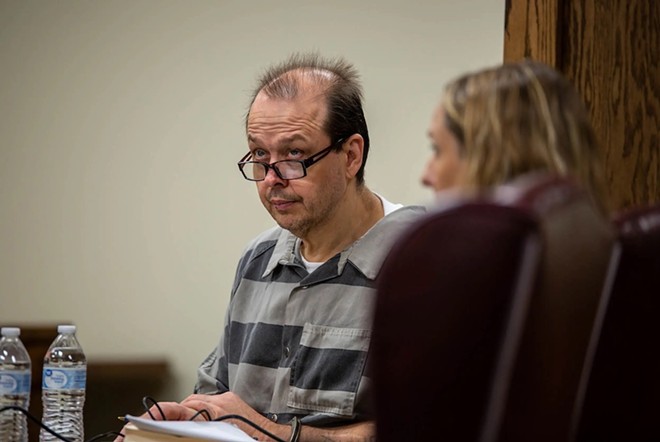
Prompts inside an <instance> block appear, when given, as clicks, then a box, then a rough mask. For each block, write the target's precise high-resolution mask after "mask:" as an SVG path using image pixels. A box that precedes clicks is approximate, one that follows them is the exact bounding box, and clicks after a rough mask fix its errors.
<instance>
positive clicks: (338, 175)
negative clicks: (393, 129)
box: [247, 93, 348, 238]
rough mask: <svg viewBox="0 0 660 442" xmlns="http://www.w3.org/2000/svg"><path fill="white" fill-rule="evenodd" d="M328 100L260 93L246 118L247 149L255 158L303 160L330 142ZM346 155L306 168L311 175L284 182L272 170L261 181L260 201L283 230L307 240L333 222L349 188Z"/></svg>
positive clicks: (334, 155)
mask: <svg viewBox="0 0 660 442" xmlns="http://www.w3.org/2000/svg"><path fill="white" fill-rule="evenodd" d="M325 117H326V105H325V101H324V98H323V97H321V96H320V95H318V94H310V93H306V94H301V96H300V97H298V98H296V99H295V100H282V99H272V98H268V97H267V96H265V95H264V94H261V93H260V94H258V95H257V97H256V99H255V100H254V103H253V104H252V107H251V108H250V114H249V116H248V124H247V135H248V147H249V149H250V152H251V153H252V160H253V161H263V162H266V163H273V162H275V161H281V160H304V159H307V158H309V157H310V156H312V155H313V154H315V153H317V152H319V151H321V150H322V149H324V148H325V147H327V146H328V145H329V144H330V143H331V142H332V141H335V140H330V137H329V136H328V135H327V134H326V133H325V132H324V130H323V123H324V121H325ZM342 158H343V155H342V153H341V152H340V153H337V152H335V151H332V152H330V154H329V155H327V156H326V157H324V158H323V159H322V160H320V161H319V162H318V163H315V164H314V165H313V166H311V167H310V168H309V169H308V170H307V176H305V177H303V178H299V179H296V180H283V179H281V178H279V177H278V176H277V174H276V173H275V172H274V171H273V170H272V169H269V171H268V174H267V175H266V178H265V179H264V180H263V181H258V182H257V190H258V192H259V198H260V199H261V202H262V204H263V205H264V207H265V208H266V210H268V212H269V213H270V215H271V216H272V217H273V219H274V220H275V221H276V222H277V224H279V225H280V226H281V227H282V228H284V229H287V230H289V231H291V232H292V233H293V234H294V235H296V236H298V237H300V238H304V237H305V236H307V235H308V234H309V233H310V232H311V231H312V230H313V229H314V228H315V227H319V226H322V225H323V224H326V223H330V222H332V221H331V220H332V216H331V215H332V212H333V210H334V208H335V207H336V206H337V204H338V203H339V202H340V201H341V199H342V197H343V195H344V194H345V192H346V189H347V184H348V180H347V177H346V171H345V169H346V167H345V161H342Z"/></svg>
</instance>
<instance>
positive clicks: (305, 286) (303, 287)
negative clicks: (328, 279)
mask: <svg viewBox="0 0 660 442" xmlns="http://www.w3.org/2000/svg"><path fill="white" fill-rule="evenodd" d="M300 288H301V289H303V290H307V289H308V288H309V286H308V285H304V286H302V287H300Z"/></svg>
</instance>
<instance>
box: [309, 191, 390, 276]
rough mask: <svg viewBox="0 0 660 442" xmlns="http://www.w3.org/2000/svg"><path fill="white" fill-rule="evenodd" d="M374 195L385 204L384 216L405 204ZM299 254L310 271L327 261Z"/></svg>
mask: <svg viewBox="0 0 660 442" xmlns="http://www.w3.org/2000/svg"><path fill="white" fill-rule="evenodd" d="M374 195H376V196H377V197H378V198H379V199H380V202H381V204H382V205H383V216H384V217H385V216H387V215H389V214H390V213H392V212H394V211H395V210H397V209H400V208H402V207H403V204H395V203H391V202H389V201H387V200H386V199H385V198H383V197H382V196H380V195H379V194H377V193H376V192H374ZM298 250H300V249H298ZM299 255H300V259H301V260H302V262H303V264H304V265H305V268H306V269H307V272H309V273H312V272H313V271H314V270H316V269H318V268H319V267H321V264H323V263H324V262H325V261H323V262H314V261H307V260H306V259H305V257H304V256H303V254H302V253H300V254H299Z"/></svg>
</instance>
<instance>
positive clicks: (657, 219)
mask: <svg viewBox="0 0 660 442" xmlns="http://www.w3.org/2000/svg"><path fill="white" fill-rule="evenodd" d="M615 225H616V227H617V229H618V231H619V241H620V243H621V258H620V262H619V266H618V270H617V274H616V278H615V281H614V286H613V288H612V294H611V299H610V304H609V307H608V310H607V313H606V316H605V322H604V324H603V327H602V333H601V336H600V339H599V343H598V348H597V351H596V356H595V359H594V363H593V367H592V371H591V376H590V379H589V384H588V387H587V390H586V397H585V401H584V408H583V410H582V419H581V421H580V427H579V432H578V440H579V441H581V442H582V441H584V442H587V441H652V440H653V441H655V440H660V426H659V422H660V347H659V345H658V338H660V333H659V332H658V326H657V325H656V324H657V323H656V321H657V315H658V312H659V311H660V204H658V205H655V206H648V207H643V208H641V207H640V208H635V209H632V210H628V211H626V212H624V213H621V214H619V215H618V216H617V217H616V218H615Z"/></svg>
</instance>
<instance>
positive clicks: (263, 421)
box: [114, 392, 291, 442]
mask: <svg viewBox="0 0 660 442" xmlns="http://www.w3.org/2000/svg"><path fill="white" fill-rule="evenodd" d="M158 405H159V406H160V409H161V410H162V411H163V414H164V415H165V420H168V421H183V420H190V418H192V417H193V416H195V414H197V413H198V412H199V411H200V410H206V411H207V412H208V416H205V415H203V414H199V415H197V417H196V418H195V420H196V421H202V420H207V418H209V419H211V420H214V419H217V418H219V417H221V416H226V415H228V414H238V415H240V416H242V417H244V418H246V419H248V420H249V421H251V422H254V423H255V424H257V425H258V426H260V427H261V428H263V429H265V430H267V431H269V432H271V433H273V434H274V435H275V436H278V437H280V438H281V439H284V440H288V438H289V436H290V435H291V427H290V426H289V425H278V424H276V423H274V422H273V421H271V420H270V419H268V418H266V417H264V416H263V415H262V414H261V413H259V412H258V411H256V410H254V409H253V408H252V407H250V406H249V405H248V404H247V403H245V402H244V401H243V400H242V399H241V398H239V397H238V396H237V395H236V394H234V393H232V392H227V393H222V394H216V395H208V394H193V395H190V396H188V397H187V398H186V399H184V400H183V401H182V402H181V403H176V402H159V403H158ZM149 411H151V414H152V415H153V418H154V419H156V420H163V416H162V415H161V413H160V411H158V408H156V406H155V405H154V406H152V407H151V408H150V409H149ZM140 417H142V418H145V419H151V416H150V415H149V413H144V414H143V415H141V416H140ZM227 422H229V423H232V424H234V425H236V426H237V427H239V428H240V429H241V430H243V431H244V432H245V433H247V434H248V435H250V436H251V437H256V438H258V440H260V441H272V440H274V439H271V438H269V437H267V436H266V435H265V434H264V433H262V432H261V431H259V430H257V429H256V428H254V427H253V426H251V425H249V424H246V423H245V422H243V421H242V420H238V419H227ZM124 428H125V426H124ZM124 428H122V433H124ZM122 439H123V438H122V437H117V438H116V439H115V440H114V442H122Z"/></svg>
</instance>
